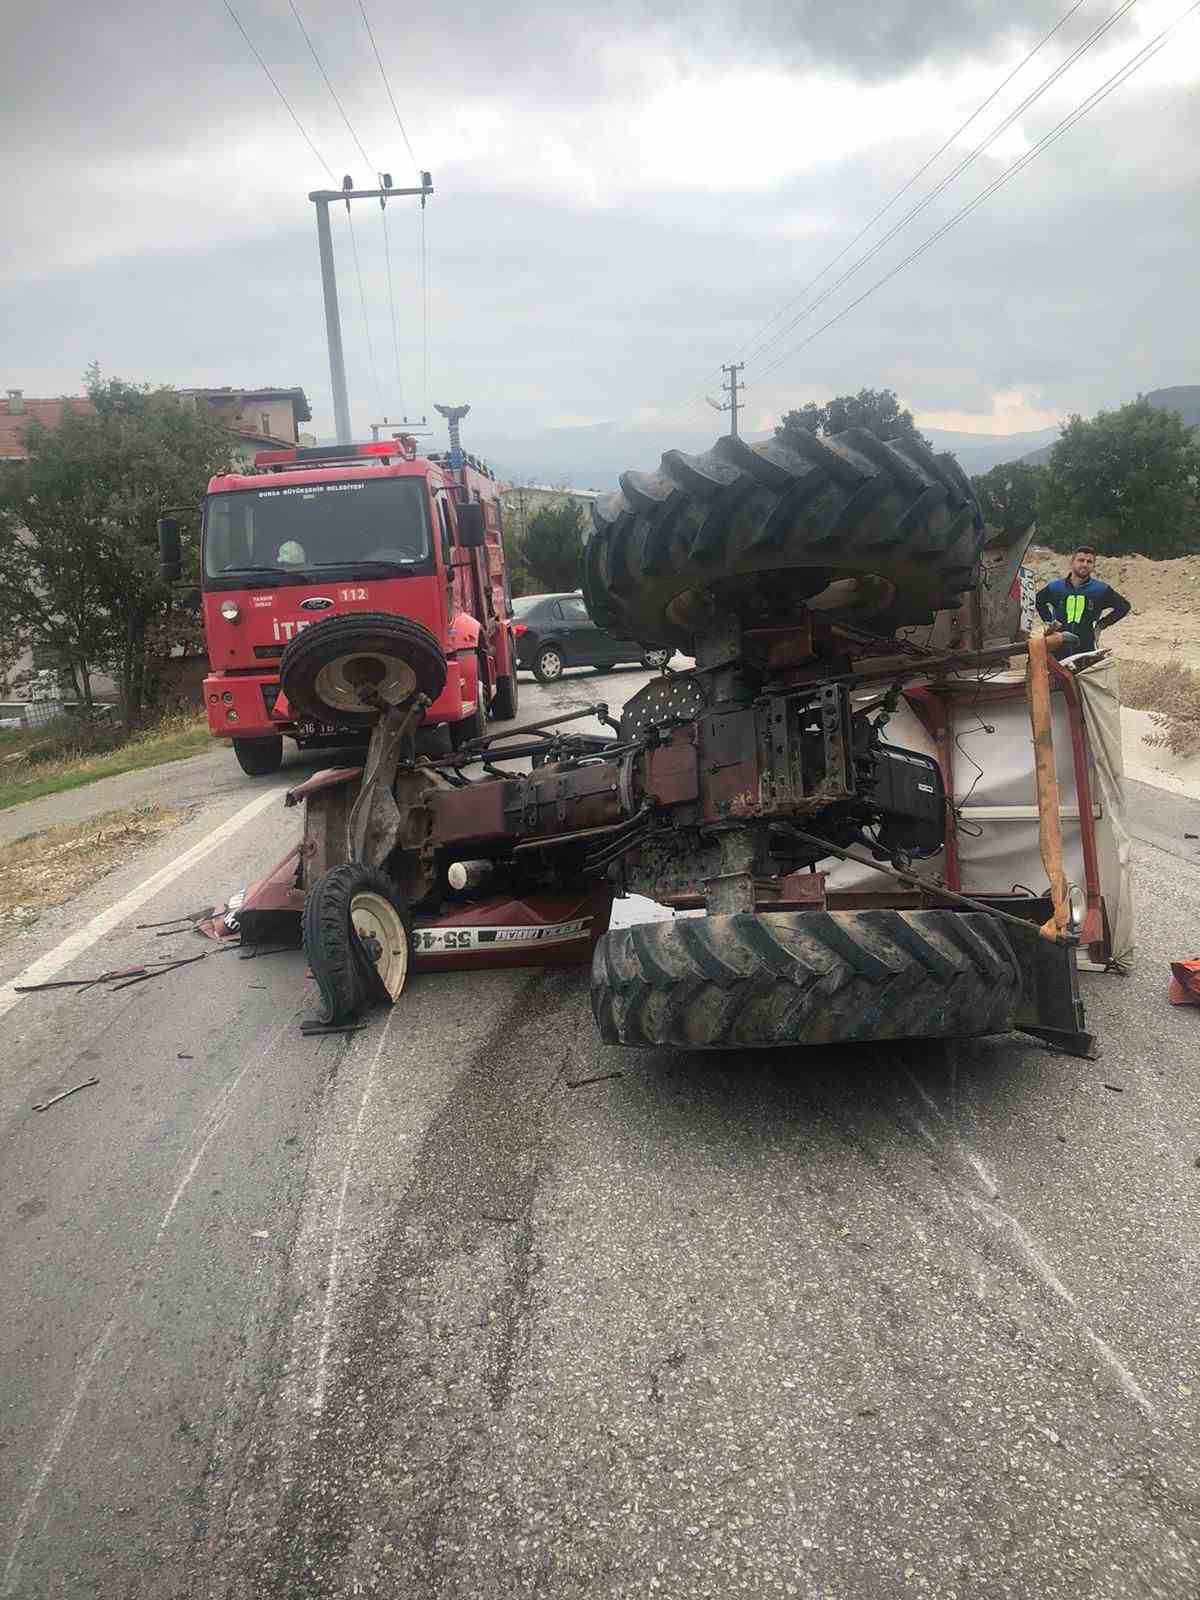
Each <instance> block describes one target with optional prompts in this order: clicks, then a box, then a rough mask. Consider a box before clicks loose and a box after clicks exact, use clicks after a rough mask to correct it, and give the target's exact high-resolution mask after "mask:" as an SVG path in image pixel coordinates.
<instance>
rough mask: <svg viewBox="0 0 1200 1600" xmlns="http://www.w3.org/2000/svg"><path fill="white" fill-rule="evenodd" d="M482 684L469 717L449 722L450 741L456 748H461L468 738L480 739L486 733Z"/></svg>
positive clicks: (485, 712) (485, 713)
mask: <svg viewBox="0 0 1200 1600" xmlns="http://www.w3.org/2000/svg"><path fill="white" fill-rule="evenodd" d="M483 695H484V690H483V685H482V684H481V685H480V688H479V694H478V696H477V698H476V701H475V709H474V711H472V713H471V715H470V716H469V717H464V718H463V719H462V721H461V722H452V723H450V725H449V726H450V743H451V744H452V745H453V746H454V748H455V749H456V750H461V749H462V747H463V745H465V744H466V743H467V741H468V740H469V739H482V738H483V736H484V735H485V734H486V733H487V711H486V710H485V709H484V704H483Z"/></svg>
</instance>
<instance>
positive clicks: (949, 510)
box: [583, 428, 983, 649]
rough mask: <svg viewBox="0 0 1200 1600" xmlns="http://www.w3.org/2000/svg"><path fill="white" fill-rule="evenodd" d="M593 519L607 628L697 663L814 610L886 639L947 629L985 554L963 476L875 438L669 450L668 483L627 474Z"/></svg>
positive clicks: (591, 593)
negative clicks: (733, 624) (730, 638)
mask: <svg viewBox="0 0 1200 1600" xmlns="http://www.w3.org/2000/svg"><path fill="white" fill-rule="evenodd" d="M592 518H593V523H594V531H593V533H592V536H591V538H590V539H589V541H588V545H587V549H586V552H585V555H584V563H583V593H584V598H585V600H586V602H587V608H588V611H589V612H590V614H591V617H592V620H593V621H594V622H595V623H596V624H597V625H598V626H599V627H601V628H605V629H607V630H608V631H609V632H610V633H615V634H617V635H618V636H619V637H622V638H634V639H638V640H641V641H642V642H643V645H672V646H678V647H681V648H684V649H687V648H688V647H689V646H690V645H691V644H692V643H693V641H694V640H695V638H696V636H697V635H698V634H700V633H702V632H703V631H704V630H705V629H706V628H708V627H709V626H711V625H712V623H713V622H714V621H716V620H717V619H718V618H719V617H721V616H723V615H728V614H730V613H732V614H734V615H737V616H739V617H740V618H741V620H742V621H743V623H744V624H745V625H748V626H756V625H757V626H764V627H767V626H772V625H779V624H781V623H784V624H786V623H791V622H794V621H795V618H796V614H797V612H798V610H799V609H800V607H802V606H803V605H805V604H807V603H809V602H810V601H811V602H813V604H814V609H816V610H818V611H819V612H820V613H821V614H823V615H824V616H825V617H826V618H828V619H829V620H849V621H853V622H857V623H860V624H861V626H863V627H864V628H867V629H869V630H870V631H871V632H873V633H889V634H890V633H892V632H894V631H895V629H896V628H898V627H902V626H907V625H911V624H917V623H921V622H928V621H931V620H932V618H933V613H934V612H935V611H938V610H941V609H943V608H944V607H947V606H954V605H957V603H958V601H959V598H960V597H961V596H962V594H963V593H964V592H965V591H966V590H968V589H970V588H971V587H972V585H973V583H974V581H975V570H976V564H977V561H978V558H979V552H980V549H981V548H982V544H983V519H982V517H981V515H980V512H979V507H978V505H977V504H976V502H975V498H974V496H973V494H972V492H971V486H970V484H969V483H968V481H967V479H966V478H965V477H964V476H963V474H962V472H961V471H960V469H959V468H958V467H957V465H955V464H954V463H953V462H952V461H948V460H944V459H935V458H934V456H933V455H932V454H931V453H930V452H929V451H928V450H926V449H924V447H923V446H921V445H917V444H914V443H913V442H911V441H910V440H906V439H891V440H888V441H887V442H886V443H884V442H883V441H882V440H879V439H877V438H876V437H875V436H874V434H872V433H868V432H867V431H866V430H865V429H862V428H852V429H849V430H848V431H847V432H845V433H841V434H836V435H831V436H830V437H827V438H818V437H817V435H815V434H808V433H803V432H794V433H789V434H788V436H787V438H786V440H779V439H772V440H768V441H766V442H765V443H762V444H755V445H751V444H748V443H747V442H746V441H745V440H744V439H735V438H724V439H719V440H718V441H717V443H716V444H715V445H714V446H713V448H712V449H711V450H709V451H707V452H706V453H705V454H704V455H699V456H689V455H685V454H684V453H683V452H682V451H679V450H669V451H668V452H667V454H666V455H664V456H663V458H662V466H661V468H660V469H659V471H657V472H650V473H647V472H625V473H623V474H622V475H621V491H620V492H619V493H617V494H612V495H608V496H606V497H605V498H604V499H602V500H598V501H597V502H596V503H595V505H594V506H593V510H592ZM847 580H851V581H849V582H848V581H847ZM834 585H836V586H837V587H832V586H834Z"/></svg>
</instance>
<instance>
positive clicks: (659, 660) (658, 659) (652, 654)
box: [642, 650, 675, 672]
mask: <svg viewBox="0 0 1200 1600" xmlns="http://www.w3.org/2000/svg"><path fill="white" fill-rule="evenodd" d="M674 653H675V652H674V651H673V650H643V651H642V665H643V666H644V667H645V669H646V671H647V672H658V671H660V670H661V669H662V668H663V667H665V666H666V664H667V662H668V661H670V659H671V657H672V655H674Z"/></svg>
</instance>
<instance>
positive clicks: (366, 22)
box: [358, 0, 1082, 174]
mask: <svg viewBox="0 0 1200 1600" xmlns="http://www.w3.org/2000/svg"><path fill="white" fill-rule="evenodd" d="M1081 3H1082V0H1081ZM358 9H359V11H360V12H361V13H362V19H363V27H364V28H365V29H366V30H367V38H368V39H369V40H370V41H371V49H372V50H373V51H374V52H375V61H376V64H377V65H378V67H379V76H380V77H381V78H382V79H383V87H384V88H385V89H386V90H387V97H388V99H389V100H390V101H391V105H392V114H393V115H394V117H395V118H396V126H397V127H398V128H399V129H400V137H401V138H402V139H403V140H404V148H405V149H406V150H407V151H408V154H409V159H410V160H411V161H412V164H413V166H414V167H416V169H417V172H418V174H419V173H420V171H421V168H420V166H419V165H418V163H417V158H416V156H415V155H414V154H413V147H412V145H411V144H410V143H409V138H408V133H407V131H406V130H405V127H404V122H403V119H402V118H401V116H400V108H399V107H398V106H397V104H396V97H395V95H394V94H393V93H392V86H391V84H390V83H389V82H388V75H387V70H386V69H385V67H384V65H383V57H382V56H381V55H380V54H379V46H378V45H377V44H376V43H375V35H374V33H373V32H372V30H371V24H370V21H369V19H368V17H367V8H366V6H365V5H364V4H363V0H358Z"/></svg>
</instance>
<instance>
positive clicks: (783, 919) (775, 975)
mask: <svg viewBox="0 0 1200 1600" xmlns="http://www.w3.org/2000/svg"><path fill="white" fill-rule="evenodd" d="M1020 994H1021V978H1020V971H1019V969H1018V967H1017V963H1016V959H1015V958H1014V956H1013V953H1012V950H1011V948H1010V946H1009V943H1008V939H1007V937H1006V936H1005V933H1004V929H1003V927H1002V926H1001V924H1000V923H999V922H998V921H997V920H996V919H995V918H994V917H989V916H988V915H987V913H986V912H981V911H940V910H938V911H883V910H880V911H801V912H790V911H774V912H767V913H765V914H759V915H751V914H749V913H737V914H732V915H718V916H711V917H678V918H676V919H675V920H673V921H671V922H651V923H645V924H642V925H641V926H639V927H635V928H622V929H619V930H615V931H613V932H610V933H606V934H604V935H603V936H602V937H601V939H600V940H599V942H598V943H597V945H596V953H595V957H594V959H593V963H592V1011H593V1013H594V1014H595V1018H596V1023H597V1026H598V1027H599V1029H600V1034H601V1037H602V1038H603V1039H604V1041H605V1043H607V1044H625V1045H668V1046H671V1047H673V1048H674V1049H678V1050H731V1049H745V1048H760V1047H770V1046H774V1047H780V1046H784V1045H828V1044H841V1043H864V1042H871V1041H875V1040H883V1039H957V1038H964V1037H969V1036H971V1035H975V1034H983V1033H1004V1032H1006V1031H1007V1030H1008V1029H1009V1028H1011V1027H1012V1024H1013V1017H1014V1015H1015V1012H1016V1006H1017V1003H1018V1001H1019V999H1020Z"/></svg>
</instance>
